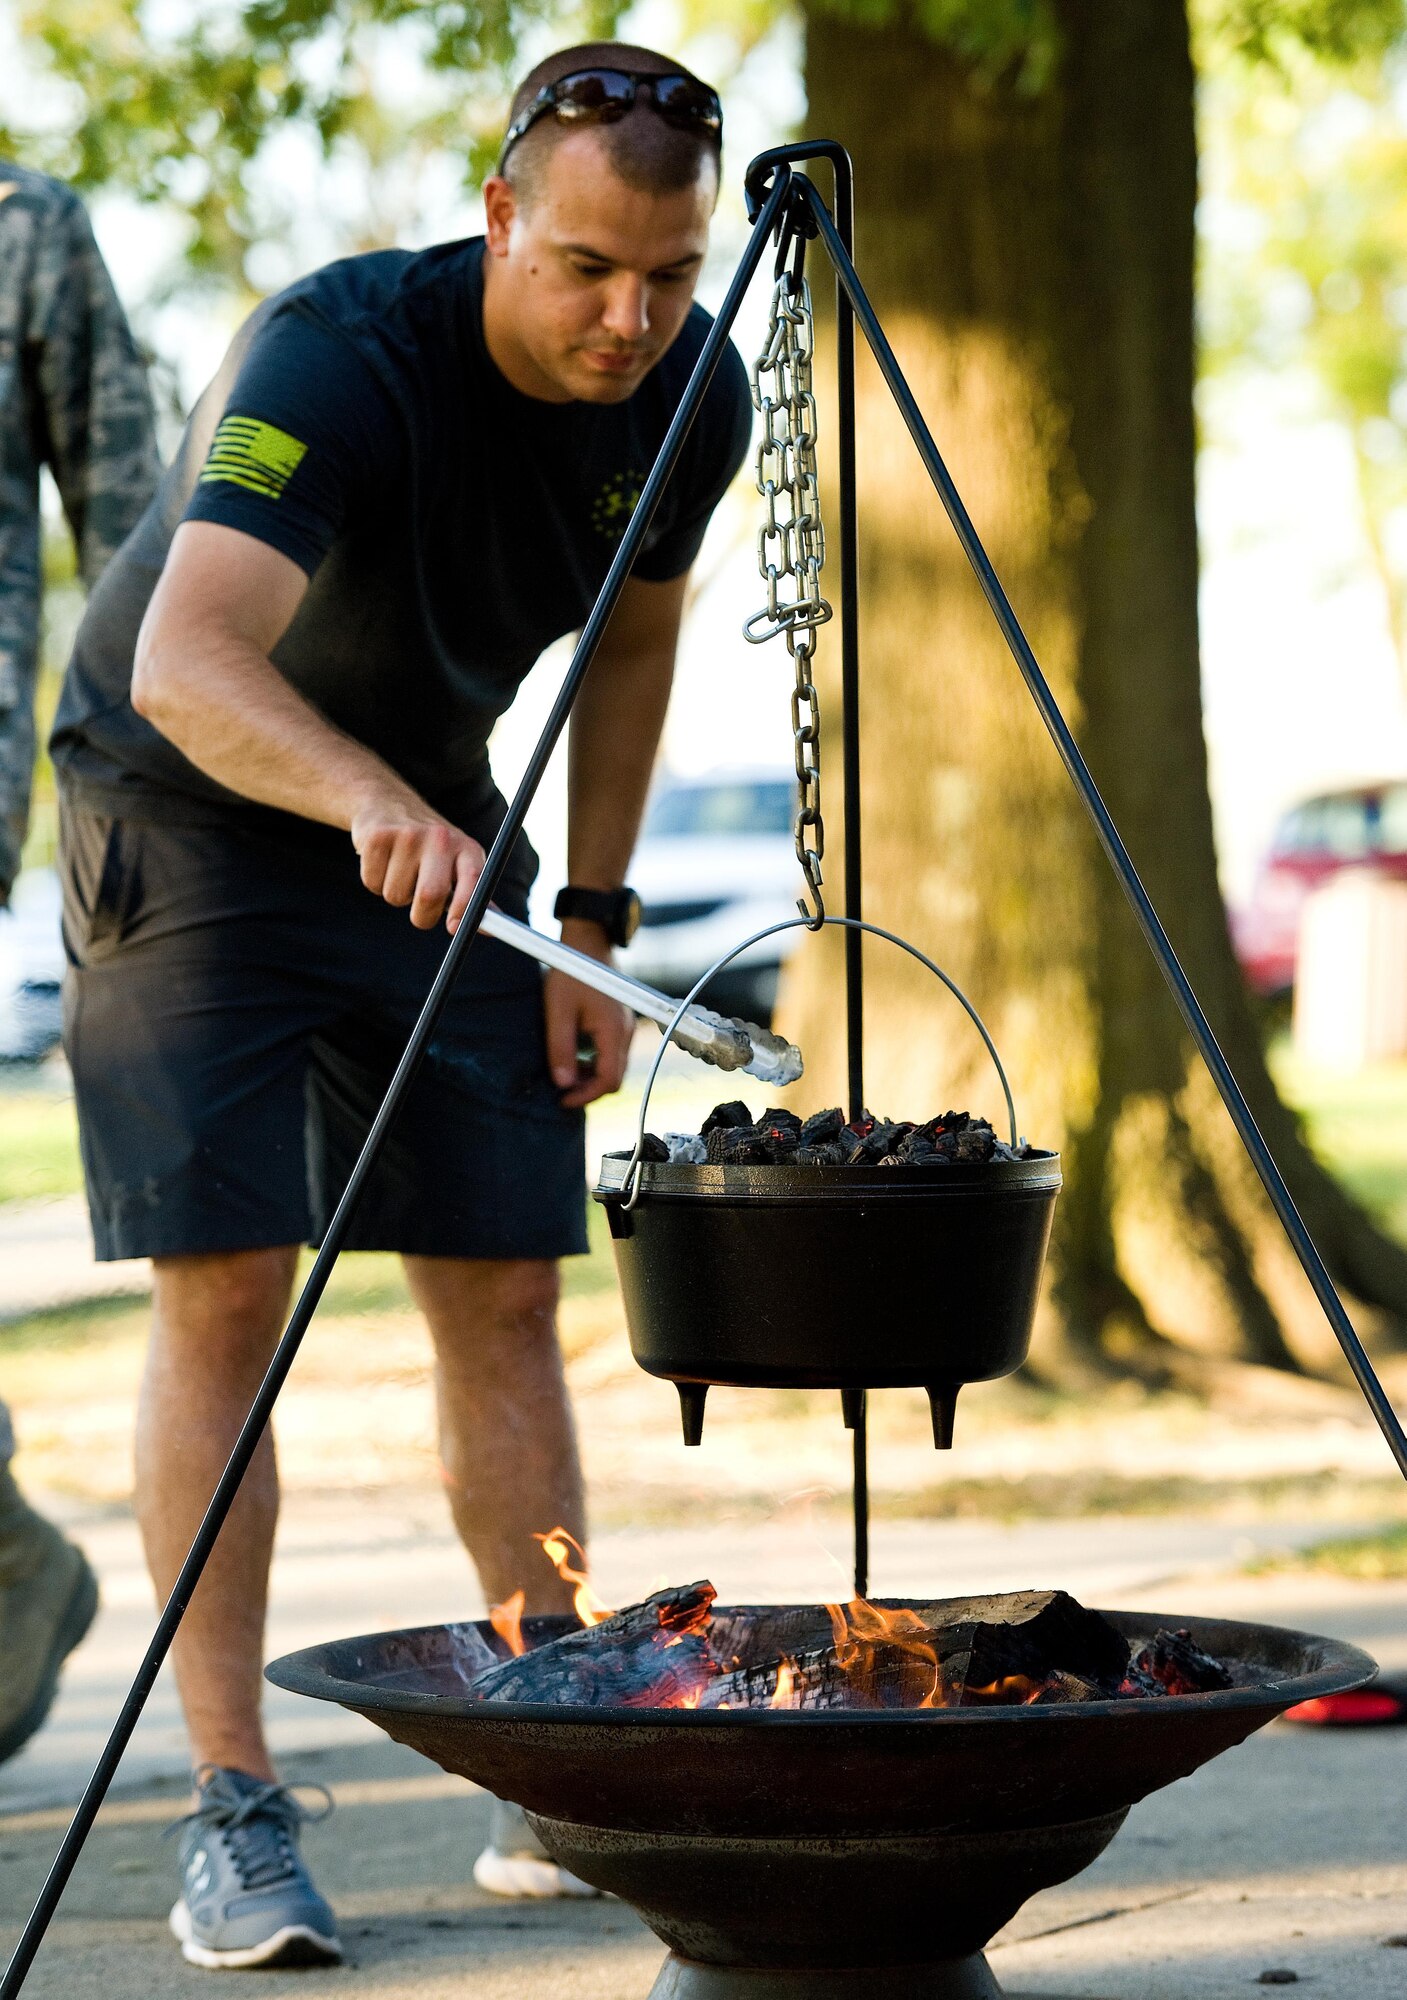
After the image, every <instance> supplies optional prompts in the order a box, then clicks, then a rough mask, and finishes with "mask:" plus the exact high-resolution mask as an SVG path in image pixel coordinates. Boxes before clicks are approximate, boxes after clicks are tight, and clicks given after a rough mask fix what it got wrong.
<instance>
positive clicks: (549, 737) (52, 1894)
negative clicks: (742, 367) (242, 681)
mask: <svg viewBox="0 0 1407 2000" xmlns="http://www.w3.org/2000/svg"><path fill="white" fill-rule="evenodd" d="M787 180H788V176H787V174H786V172H785V171H782V172H779V174H778V176H777V179H776V181H775V183H774V185H773V187H772V190H771V192H770V194H769V196H768V198H767V201H766V202H765V204H764V205H763V206H762V208H761V209H760V211H759V212H758V214H757V217H756V220H755V223H754V226H753V232H752V236H751V238H750V239H749V242H748V245H747V248H746V250H745V251H744V252H743V256H742V260H741V262H740V263H739V265H738V268H737V270H736V272H735V273H734V275H733V281H732V283H731V284H730V285H729V287H728V292H727V296H726V297H725V299H724V301H723V304H722V306H721V307H720V308H719V312H718V317H717V319H716V320H715V321H714V323H713V325H712V327H711V328H710V329H709V333H708V336H707V338H706V340H705V341H704V344H703V347H702V349H701V350H700V353H699V358H698V360H697V362H696V363H695V364H694V372H693V374H692V375H691V376H690V377H689V381H688V384H687V386H686V388H685V390H684V394H683V396H682V398H681V399H680V403H679V407H678V409H677V410H676V411H675V413H674V418H673V421H672V422H671V424H670V426H669V429H668V431H667V432H666V433H665V439H664V443H663V444H662V445H661V446H660V452H659V457H658V458H657V459H656V460H655V463H654V466H653V467H652V469H651V472H650V476H649V478H648V479H647V480H646V481H645V485H644V488H643V490H642V492H641V494H640V499H639V502H638V504H637V506H636V509H635V512H634V514H633V515H632V516H631V519H630V525H629V526H628V527H627V529H626V531H625V534H624V535H623V536H622V538H621V544H620V547H619V548H618V549H617V551H616V555H615V559H614V561H613V562H612V563H611V566H610V569H609V570H608V571H607V573H606V580H605V582H604V583H603V584H602V586H601V593H600V595H599V597H598V598H597V599H596V602H595V604H594V605H593V606H592V608H591V613H590V616H589V617H588V618H587V621H586V624H585V625H584V626H583V628H582V634H581V637H580V639H579V640H578V641H577V645H576V649H575V651H574V652H573V654H572V659H571V664H570V666H569V667H568V668H567V672H566V676H565V678H564V679H563V681H562V686H561V689H560V690H559V692H558V695H557V698H556V700H555V702H554V703H553V705H552V712H551V714H550V715H549V717H548V719H547V723H546V725H545V727H544V728H543V731H542V734H541V736H540V737H539V738H538V741H537V744H536V746H535V748H534V750H533V753H532V756H531V757H530V758H529V760H528V766H527V769H526V771H525V772H524V774H523V779H522V782H521V784H520V785H519V786H518V789H517V791H516V793H515V794H514V797H513V802H512V804H511V805H510V806H509V808H508V811H507V813H506V815H505V817H504V820H503V824H502V826H501V827H500V828H499V830H498V834H497V837H496V838H495V840H494V843H493V845H492V847H491V848H490V849H489V852H488V856H487V859H486V860H485V863H484V871H483V874H482V875H481V876H480V877H479V880H478V882H477V883H476V884H475V887H474V891H473V893H472V895H471V896H470V898H469V904H468V907H467V908H466V910H465V912H464V917H463V920H462V922H461V923H460V926H459V929H458V930H457V931H456V932H455V934H454V936H453V937H452V938H451V939H450V942H449V948H448V950H447V951H446V952H445V955H444V957H443V959H441V961H440V969H439V971H438V972H437V973H436V975H435V979H434V983H433V984H432V986H431V988H430V991H429V994H428V995H427V997H426V1000H425V1005H424V1007H423V1008H422V1009H421V1011H420V1017H419V1019H418V1020H417V1021H416V1024H415V1027H414V1028H413V1029H412V1031H411V1036H410V1040H409V1041H408V1042H407V1044H406V1048H405V1053H404V1054H403V1055H402V1057H401V1059H400V1062H399V1063H398V1064H397V1065H396V1072H395V1075H394V1076H393V1077H392V1079H391V1083H390V1087H389V1089H388V1090H387V1092H386V1095H385V1097H384V1099H383V1100H382V1103H381V1108H380V1110H379V1111H378V1112H377V1114H376V1117H375V1119H374V1120H373V1121H372V1125H371V1130H370V1131H369V1132H368V1134H367V1137H366V1141H365V1144H364V1145H363V1147H362V1150H361V1153H360V1154H359V1156H358V1158H357V1163H356V1165H355V1166H354V1167H353V1169H352V1173H351V1177H350V1179H349V1180H348V1182H347V1186H346V1190H345V1191H344V1193H343V1195H342V1199H341V1200H340V1201H339V1202H338V1204H337V1208H336V1211H335V1213H334V1214H333V1217H332V1220H331V1222H330V1223H329V1225H328V1228H327V1233H326V1235H325V1236H324V1237H323V1241H322V1245H321V1248H320V1249H319V1251H318V1254H317V1256H316V1258H315V1259H314V1261H313V1267H312V1269H311V1270H310V1271H309V1273H308V1277H307V1281H306V1283H305V1284H304V1286H303V1290H302V1292H301V1293H300V1294H299V1297H298V1303H297V1304H296V1305H295V1307H294V1308H293V1314H292V1317H291V1318H290V1320H289V1322H288V1326H287V1328H286V1329H285V1331H284V1333H283V1336H282V1338H281V1339H280V1341H279V1344H278V1346H277V1348H276V1349H275V1350H274V1356H273V1359H272V1361H270V1363H269V1367H268V1372H267V1373H266V1374H265V1376H264V1379H263V1381H262V1382H261V1383H260V1385H259V1390H258V1393H257V1395H256V1396H255V1398H254V1401H253V1403H252V1405H251V1406H250V1411H249V1415H248V1416H247V1417H246V1418H245V1421H244V1425H243V1428H242V1429H241V1431H240V1434H239V1436H238V1438H237V1439H236V1440H235V1446H234V1449H233V1451H232V1452H231V1453H230V1457H229V1462H228V1464H227V1465H226V1467H225V1469H224V1471H223V1472H222V1473H221V1475H220V1478H219V1481H218V1483H217V1485H216V1487H215V1491H214V1494H213V1495H212V1496H211V1500H210V1505H209V1506H208V1507H207V1509H206V1511H205V1517H204V1519H203V1520H202V1521H201V1524H200V1526H199V1528H198V1529H197V1530H196V1536H195V1540H194V1541H193V1542H192V1544H191V1548H190V1553H189V1554H188V1555H187V1557H186V1559H185V1561H184V1563H182V1565H181V1572H180V1575H179V1576H178V1577H177V1579H176V1583H175V1587H174V1588H173V1590H172V1592H171V1595H170V1597H169V1598H168V1599H167V1601H166V1604H165V1606H164V1608H163V1610H162V1613H161V1616H160V1618H159V1619H158V1620H157V1624H156V1629H155V1631H154V1632H153V1634H152V1637H151V1642H150V1644H149V1645H148V1647H147V1650H146V1653H145V1654H144V1656H143V1658H142V1663H141V1665H140V1666H139V1667H138V1669H137V1673H136V1677H135V1679H134V1680H133V1682H132V1685H131V1688H130V1689H129V1691H128V1694H127V1698H126V1700H125V1701H124V1702H123V1704H122V1708H121V1711H120V1713H119V1714H118V1717H117V1720H116V1722H115V1723H114V1724H113V1727H112V1733H111V1734H110V1735H109V1737H108V1739H107V1742H106V1743H105V1744H104V1746H103V1749H102V1753H101V1755H100V1756H99V1758H98V1762H97V1766H96V1768H95V1769H94V1772H93V1775H92V1777H91V1778H90V1779H89V1781H88V1785H87V1788H86V1789H85V1791H84V1793H83V1797H82V1799H81V1800H80V1801H79V1805H78V1809H77V1811H76V1812H75V1813H74V1815H73V1818H72V1820H71V1821H70V1823H69V1828H68V1832H67V1833H66V1834H65V1835H64V1838H63V1843H62V1845H61V1846H60V1848H59V1851H58V1854H57V1855H56V1856H55V1859H54V1863H53V1866H52V1867H51V1868H50V1870H49V1874H48V1877H47V1879H46V1880H45V1883H44V1886H43V1888H42V1889H41V1890H40V1892H39V1898H38V1901H37V1902H36V1903H35V1905H34V1909H33V1911H32V1912H31V1914H30V1918H29V1921H28V1923H27V1924H26V1925H25V1927H24V1932H23V1934H22V1936H21V1938H20V1941H19V1943H18V1944H17V1945H16V1946H15V1950H14V1954H13V1956H12V1957H11V1959H10V1963H9V1965H8V1966H7V1967H6V1969H5V1975H4V1978H3V1979H0V2000H16V1996H17V1995H18V1994H19V1992H20V1989H21V1987H22V1986H23V1985H24V1981H25V1978H26V1975H27V1974H28V1972H29V1968H30V1966H31V1964H32V1963H33V1960H34V1955H35V1953H36V1952H37V1951H38V1949H39V1946H40V1943H41V1942H42V1940H43V1937H44V1933H45V1931H46V1930H47V1929H48V1928H49V1923H50V1920H51V1919H52V1917H53V1914H54V1911H55V1910H56V1909H57V1907H58V1902H59V1898H60V1897H61V1896H62V1894H63V1892H64V1889H65V1887H66V1886H67V1883H68V1878H69V1876H70V1875H71V1874H72V1873H73V1867H74V1863H75V1862H76V1861H77V1859H78V1856H79V1853H80V1852H81V1850H82V1847H83V1843H84V1841H85V1840H86V1839H87V1838H88V1835H89V1833H90V1832H91V1831H92V1828H93V1822H94V1820H95V1819H96V1818H97V1816H98V1810H99V1808H100V1806H101V1805H102V1802H103V1800H104V1798H105V1797H106V1796H107V1791H108V1787H109V1786H110V1785H111V1783H112V1780H113V1778H114V1776H115V1775H116V1772H117V1767H118V1765H119V1763H120V1762H121V1761H122V1755H123V1752H124V1751H125V1750H126V1748H127V1744H128V1742H129V1741H130V1739H131V1735H132V1731H133V1730H134V1729H135V1728H136V1726H137V1720H138V1718H139V1717H140V1715H141V1713H142V1710H143V1708H144V1707H145V1706H146V1702H147V1697H148V1695H149V1694H150V1693H151V1690H152V1686H153V1684H154V1682H155V1680H156V1677H157V1674H158V1673H159V1672H160V1671H161V1667H162V1664H163V1662H164V1661H165V1659H166V1655H167V1653H168V1652H169V1651H170V1649H171V1642H172V1640H173V1639H174V1638H175V1636H176V1631H177V1628H178V1627H179V1625H180V1623H181V1619H182V1618H183V1617H184V1615H185V1611H186V1607H187V1605H188V1604H189V1603H190V1600H191V1597H192V1594H193V1593H194V1591H195V1588H196V1585H197V1584H198V1583H199V1582H200V1578H201V1573H202V1571H203V1570H204V1568H205V1565H206V1563H207V1562H208V1561H209V1558H210V1552H211V1550H212V1549H213V1548H214V1546H215V1541H216V1538H217V1537H218V1535H219V1533H220V1529H221V1528H222V1527H223V1526H224V1522H225V1516H226V1515H227V1514H228V1513H229V1510H230V1508H231V1506H232V1505H233V1503H234V1499H235V1495H236V1494H237V1493H238V1491H239V1487H240V1482H241V1481H242V1479H243V1478H244V1474H245V1471H246V1470H247V1468H248V1465H249V1461H250V1460H251V1458H253V1456H254V1452H255V1450H256V1448H257V1446H258V1443H259V1439H260V1438H261V1437H262V1435H263V1433H264V1428H265V1426H266V1424H267V1423H268V1421H269V1417H270V1414H271V1413H272V1411H273V1407H274V1403H275V1402H276V1400H277V1398H278V1394H279V1391H280V1389H282V1387H283V1384H284V1382H285V1380H286V1379H287V1376H288V1372H289V1370H290V1368H291V1367H292V1366H293V1362H294V1358H295V1356H296V1355H297V1352H298V1348H299V1346H300V1345H301V1343H302V1339H303V1335H304V1333H305V1332H306V1331H307V1328H308V1323H309V1321H310V1320H311V1319H312V1317H313V1314H314V1312H315V1311H316V1310H317V1306H318V1302H319V1300H320V1299H321V1297H322V1294H323V1291H324V1289H325V1287H326V1285H327V1281H328V1278H329V1277H330V1276H331V1273H332V1267H333V1265H334V1264H335V1263H336V1261H337V1255H338V1252H339V1251H340V1249H341V1247H342V1241H343V1238H344V1237H345V1236H346V1233H347V1230H348V1227H349V1226H350V1224H351V1221H352V1217H353V1214H354V1212H355V1210H356V1206H357V1203H358V1201H359V1200H360V1198H361V1194H362V1191H363V1189H364V1187H365V1186H366V1182H367V1180H368V1178H369V1177H370V1174H371V1171H372V1168H373V1167H374V1166H375V1164H376V1160H377V1158H378V1156H379V1154H380V1151H381V1147H382V1145H383V1143H384V1141H385V1138H386V1134H387V1132H388V1131H389V1130H390V1127H391V1124H392V1122H393V1121H394V1119H395V1117H396V1114H397V1112H398V1111H399V1110H400V1106H401V1102H402V1100H403V1098H404V1097H405V1094H406V1092H407V1091H408V1090H409V1088H410V1086H411V1084H412V1082H413V1081H414V1079H415V1075H416V1072H417V1070H418V1069H419V1068H420V1065H421V1062H422V1061H423V1059H424V1056H425V1051H426V1049H427V1048H428V1046H429V1043H430V1039H431V1037H432V1036H433V1034H434V1032H435V1028H436V1025H437V1024H438V1022H439V1018H440V1015H441V1014H442V1012H443V1011H444V1006H445V1002H446V1001H447V1000H448V998H449V992H450V987H451V986H452V984H453V982H454V977H455V974H456V972H457V971H458V969H459V962H460V960H461V959H462V957H463V956H464V953H465V952H466V951H467V950H468V948H469V945H470V942H471V940H472V939H473V938H474V936H475V934H476V933H477V931H478V928H479V925H480V923H481V921H482V919H483V915H484V911H485V910H486V909H487V908H488V906H489V902H490V901H491V899H492V896H493V892H494V890H495V889H496V888H497V886H498V882H499V878H500V876H501V875H502V873H503V870H504V868H505V867H506V866H507V863H508V857H509V855H510V853H511V852H512V849H513V845H514V843H515V841H516V840H517V838H518V835H519V833H520V832H521V830H522V826H523V821H524V820H525V818H526V817H527V812H528V807H529V806H530V805H531V804H532V801H533V797H534V794H535V793H536V791H537V788H538V786H539V785H540V784H541V782H542V776H543V773H544V772H545V771H546V769H547V765H548V762H549V760H550V758H551V756H552V752H553V750H554V748H555V747H556V743H557V739H558V737H559V736H560V735H561V733H562V730H563V727H564V726H565V724H566V721H567V717H568V716H569V714H570V713H571V709H572V704H573V702H574V701H575V700H576V696H577V693H578V690H579V689H580V687H581V683H582V681H583V680H584V679H585V677H586V672H587V669H588V668H589V667H590V665H591V661H592V658H593V657H594V655H595V652H596V649H597V647H598V646H599V644H600V642H601V637H602V634H603V633H604V631H605V629H606V625H607V623H608V622H609V619H610V616H611V613H612V611H613V610H614V609H615V606H616V600H617V599H618V598H619V596H620V593H621V591H622V589H623V588H624V586H625V582H626V579H627V577H628V576H629V574H630V569H631V565H632V564H633V563H634V561H635V557H636V555H637V554H638V553H639V549H640V544H641V542H642V541H643V540H644V538H645V535H646V533H647V531H648V529H649V526H650V522H651V520H652V519H653V516H654V513H655V509H656V507H657V506H658V505H659V501H660V495H661V494H662V493H663V491H664V487H665V482H666V481H667V480H668V478H669V475H670V473H671V472H672V471H673V470H674V466H675V462H676V460H677V459H678V457H679V453H680V451H681V450H682V449H683V446H684V440H685V439H686V437H687V436H688V434H689V430H690V428H691V426H692V424H693V421H694V418H695V416H696V415H697V414H698V410H699V406H700V404H701V403H702V401H703V398H704V395H705V392H706V391H707V389H708V385H709V383H710V381H711V380H712V379H713V374H714V371H715V369H716V368H717V366H718V362H719V360H720V358H721V356H722V353H723V349H724V347H725V346H726V344H727V340H728V334H729V331H730V330H731V328H732V325H733V322H734V320H735V319H736V318H737V315H738V308H739V306H740V305H741V304H742V300H743V294H744V293H745V292H746V290H747V287H748V284H749V282H750V280H751V278H752V275H753V273H754V271H755V270H756V269H757V266H758V264H759V262H760V261H761V258H762V253H763V251H764V250H765V249H766V247H767V240H768V237H769V236H770V235H771V233H772V231H773V229H774V228H775V227H776V224H777V222H778V219H779V217H780V215H781V211H782V208H783V206H784V203H785V200H786V194H787Z"/></svg>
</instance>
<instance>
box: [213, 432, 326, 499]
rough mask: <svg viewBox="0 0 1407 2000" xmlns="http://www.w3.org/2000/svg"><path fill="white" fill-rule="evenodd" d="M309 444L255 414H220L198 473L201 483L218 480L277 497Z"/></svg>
mask: <svg viewBox="0 0 1407 2000" xmlns="http://www.w3.org/2000/svg"><path fill="white" fill-rule="evenodd" d="M307 449H308V447H307V446H306V445H305V444H304V443H302V441H301V440H300V439H298V438H296V437H290V436H289V434H288V432H287V431H281V430H280V429H279V428H278V426H277V424H266V423H263V422H261V420H260V419H259V418H258V417H221V419H220V422H219V424H218V426H217V427H216V431H215V436H214V438H213V440H212V441H211V445H210V456H209V457H208V458H207V459H206V461H205V466H204V469H203V471H202V472H201V475H200V484H201V485H202V486H215V485H218V484H219V483H220V482H221V481H224V482H226V483H228V484H229V485H231V486H243V487H245V488H247V490H248V491H249V492H251V493H262V494H263V495H264V497H265V498H266V499H268V500H279V499H282V497H283V489H284V487H285V486H287V484H288V482H289V480H290V479H291V478H292V477H293V475H294V473H295V472H296V471H297V470H298V467H299V465H300V464H301V463H302V460H303V455H304V453H305V452H306V451H307Z"/></svg>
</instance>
